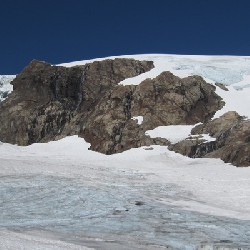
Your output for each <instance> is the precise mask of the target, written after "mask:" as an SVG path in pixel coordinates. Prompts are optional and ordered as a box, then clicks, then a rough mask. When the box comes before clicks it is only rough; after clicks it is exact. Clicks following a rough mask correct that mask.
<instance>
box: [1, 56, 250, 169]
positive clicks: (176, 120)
mask: <svg viewBox="0 0 250 250" xmlns="http://www.w3.org/2000/svg"><path fill="white" fill-rule="evenodd" d="M153 67H154V65H153V62H152V61H138V60H134V59H122V58H120V59H114V60H110V59H108V60H104V61H100V62H97V61H96V62H93V63H88V64H85V65H83V66H75V67H71V68H65V67H62V66H51V65H50V64H48V63H45V62H40V61H36V60H33V61H32V62H31V63H30V64H29V65H28V66H27V67H26V68H24V70H23V71H22V72H21V73H20V74H19V75H17V77H16V78H15V79H14V80H13V82H12V84H13V89H14V90H13V92H12V93H11V94H10V95H9V96H8V98H7V99H6V100H5V101H3V102H2V103H0V124H1V125H0V141H2V142H8V143H12V144H18V145H29V144H32V143H35V142H48V141H51V140H57V139H60V138H62V137H65V136H68V135H75V134H77V135H79V136H81V137H83V138H84V139H85V140H86V141H87V142H89V143H91V148H90V149H92V150H95V151H98V152H102V153H105V154H113V153H117V152H122V151H124V150H127V149H130V148H132V147H140V146H143V145H151V144H160V145H170V143H169V142H168V141H167V140H166V139H162V138H155V139H152V138H150V137H149V136H146V135H145V132H146V131H147V130H150V129H154V128H155V127H157V126H161V125H177V124H196V123H198V122H202V123H204V125H202V126H199V127H196V128H195V130H193V133H205V132H206V133H209V134H211V135H214V136H216V138H217V141H216V142H213V143H214V144H216V145H214V144H213V143H212V142H211V143H210V144H206V147H207V148H206V149H205V150H203V148H202V145H203V144H204V143H203V144H198V143H196V144H195V142H194V141H189V142H187V141H185V142H181V143H179V144H176V145H171V146H170V147H171V148H172V149H173V150H175V151H177V152H181V153H183V154H186V155H189V156H191V157H203V156H206V157H207V156H208V157H221V155H222V157H221V158H222V159H223V160H225V161H227V162H233V163H234V164H238V163H239V165H242V164H243V162H244V164H245V162H249V159H247V157H245V158H244V157H241V156H237V157H241V159H242V160H241V161H238V160H235V159H236V158H237V157H236V156H235V157H233V156H232V154H228V155H226V154H225V155H224V154H222V153H220V151H219V150H220V149H221V148H222V146H221V145H228V140H235V137H236V136H238V134H236V132H237V131H245V132H242V136H241V138H242V141H240V142H239V147H237V148H236V147H235V149H236V152H238V151H239V150H243V151H244V150H245V151H248V152H249V138H248V137H250V135H247V136H248V137H245V136H246V135H245V134H244V133H246V134H247V133H248V132H247V131H249V129H248V125H247V124H248V122H247V121H245V120H244V119H243V118H240V117H238V116H237V115H236V114H235V115H234V116H233V117H234V118H230V119H232V120H233V124H235V122H236V121H237V122H238V123H237V126H235V128H234V130H230V129H229V128H230V127H231V125H232V123H230V122H229V123H228V125H226V124H224V120H225V119H227V120H230V119H229V118H228V117H222V118H219V120H213V121H210V119H211V118H212V117H213V115H214V113H215V112H216V111H217V110H219V109H221V108H222V106H223V105H224V103H223V101H222V99H221V98H220V97H219V96H218V95H217V94H216V93H215V87H214V86H212V85H210V84H208V83H206V82H205V81H204V80H203V79H202V78H201V77H199V76H190V77H186V78H179V77H177V76H174V75H173V74H172V73H170V72H168V71H165V72H163V73H161V74H160V75H159V76H157V77H156V78H154V79H146V80H144V81H143V82H141V83H140V84H139V85H137V86H136V85H126V86H123V85H119V84H118V83H119V82H120V81H122V80H124V79H126V78H130V77H134V76H137V75H140V74H142V73H144V72H147V71H149V70H151V69H152V68H153ZM136 116H143V122H142V124H140V125H139V124H138V123H137V121H136V120H133V119H131V118H133V117H136ZM222 120H223V121H222ZM230 121H231V120H230ZM222 123H223V124H224V125H223V128H222V127H220V126H221V124H222ZM215 124H217V127H218V128H217V129H215V128H216V126H215ZM245 128H246V130H244V129H245ZM214 129H215V130H214ZM229 130H230V131H229ZM228 131H229V132H228ZM225 133H226V136H225ZM229 134H230V135H229ZM223 136H225V138H227V139H225V140H224V139H222V138H223ZM228 136H229V137H228ZM243 138H248V141H244V143H246V145H245V146H242V145H243V144H242V143H243V140H247V139H243ZM223 140H224V141H223ZM188 143H189V144H190V145H189V144H188ZM187 144H188V145H187ZM208 145H210V146H208ZM223 147H224V146H223ZM210 148H211V149H210ZM215 149H216V150H215ZM237 150H238V151H237ZM194 152H195V153H194ZM204 152H205V153H204ZM243 158H244V159H243ZM241 162H242V164H241ZM249 165H250V164H249Z"/></svg>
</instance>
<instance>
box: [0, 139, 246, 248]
mask: <svg viewBox="0 0 250 250" xmlns="http://www.w3.org/2000/svg"><path fill="white" fill-rule="evenodd" d="M88 147H89V144H88V143H86V142H85V141H84V139H81V138H78V137H77V136H72V137H67V138H65V139H62V140H60V141H56V142H50V143H46V144H33V145H31V146H28V147H18V146H14V145H9V144H2V145H0V162H1V168H0V186H1V190H2V191H1V193H0V200H1V203H0V208H1V211H4V212H3V213H1V214H0V237H1V239H2V238H3V239H4V240H3V241H2V243H0V246H1V244H2V245H3V244H4V245H3V246H10V249H11V247H13V246H15V244H16V245H23V246H24V248H23V249H31V248H32V249H41V248H43V247H44V246H46V248H45V249H58V246H61V247H62V249H64V248H65V249H66V248H67V247H69V248H68V249H78V248H77V247H76V245H81V246H82V248H80V247H79V249H84V247H86V246H87V247H94V248H95V247H97V248H98V249H99V248H100V249H160V246H170V247H172V248H173V249H198V247H201V246H202V245H204V242H207V244H205V245H206V246H207V247H208V246H210V244H211V246H223V247H226V246H227V247H234V246H235V247H236V246H237V247H246V246H250V238H249V232H250V206H249V204H250V181H249V180H250V171H249V168H236V167H234V166H231V165H229V164H225V163H223V162H222V161H220V160H218V159H190V158H187V157H184V156H181V155H178V154H176V153H174V152H171V151H168V149H167V147H161V146H151V147H142V148H137V149H131V150H129V151H126V152H123V153H121V154H116V155H111V156H107V155H102V154H100V153H96V152H93V151H89V150H88ZM148 149H151V150H148ZM138 202H139V203H138ZM136 204H141V205H136ZM7 229H8V230H7ZM12 231H18V232H19V235H17V234H16V233H13V232H12ZM10 239H12V240H11V241H10ZM222 240H224V241H225V242H226V243H225V242H224V243H225V244H224V243H223V241H222ZM220 241H222V243H220ZM32 242H34V245H33V247H31V246H32ZM202 242H203V243H202ZM69 243H71V244H73V246H72V245H69V246H67V244H69ZM42 246H43V247H42ZM25 247H26V248H25ZM74 247H75V248H74ZM105 247H106V248H105ZM209 249H213V248H209Z"/></svg>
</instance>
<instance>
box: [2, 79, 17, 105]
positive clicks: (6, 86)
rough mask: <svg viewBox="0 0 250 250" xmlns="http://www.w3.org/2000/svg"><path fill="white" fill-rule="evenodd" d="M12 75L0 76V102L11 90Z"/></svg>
mask: <svg viewBox="0 0 250 250" xmlns="http://www.w3.org/2000/svg"><path fill="white" fill-rule="evenodd" d="M15 77H16V76H14V75H4V76H0V102H1V101H3V100H4V99H5V98H6V97H7V96H8V94H9V93H10V92H11V91H12V90H13V86H12V85H11V84H10V82H11V81H12V80H13V79H14V78H15Z"/></svg>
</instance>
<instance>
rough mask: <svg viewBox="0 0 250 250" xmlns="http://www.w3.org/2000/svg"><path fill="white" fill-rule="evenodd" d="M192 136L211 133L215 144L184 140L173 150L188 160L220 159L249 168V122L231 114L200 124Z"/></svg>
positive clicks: (172, 147) (171, 147)
mask: <svg viewBox="0 0 250 250" xmlns="http://www.w3.org/2000/svg"><path fill="white" fill-rule="evenodd" d="M192 134H209V135H210V136H213V137H215V138H216V141H211V142H202V141H200V140H184V141H181V142H179V143H177V144H175V145H171V146H170V149H172V150H174V151H176V152H178V153H181V154H184V155H187V156H189V157H193V158H195V157H211V158H221V159H222V160H223V161H225V162H230V163H233V164H234V165H236V166H250V154H249V152H250V120H245V119H244V117H241V116H239V115H238V114H237V113H236V112H233V111H230V112H227V113H226V114H224V115H223V116H221V117H220V118H217V119H214V120H212V121H209V122H207V123H205V124H202V125H198V126H196V127H195V128H194V129H193V130H192Z"/></svg>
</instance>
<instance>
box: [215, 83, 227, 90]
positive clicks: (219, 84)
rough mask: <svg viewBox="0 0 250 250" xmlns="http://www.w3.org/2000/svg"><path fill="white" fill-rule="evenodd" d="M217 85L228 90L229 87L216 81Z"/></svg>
mask: <svg viewBox="0 0 250 250" xmlns="http://www.w3.org/2000/svg"><path fill="white" fill-rule="evenodd" d="M215 85H216V86H218V87H219V88H221V89H223V90H225V91H228V88H227V87H226V86H225V85H224V84H222V83H218V82H216V83H215Z"/></svg>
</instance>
